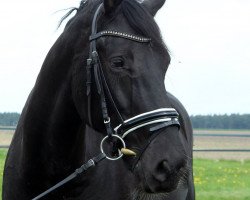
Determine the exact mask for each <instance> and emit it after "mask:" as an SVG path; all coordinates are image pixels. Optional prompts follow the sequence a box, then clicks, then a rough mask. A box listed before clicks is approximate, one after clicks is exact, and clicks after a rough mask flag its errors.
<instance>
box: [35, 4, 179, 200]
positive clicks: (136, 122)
mask: <svg viewBox="0 0 250 200" xmlns="http://www.w3.org/2000/svg"><path fill="white" fill-rule="evenodd" d="M102 11H103V4H100V5H99V6H98V8H97V10H96V12H95V14H94V18H93V21H92V28H91V35H90V37H89V41H90V50H89V58H88V59H87V67H86V71H87V81H86V87H87V97H88V121H89V124H90V126H92V119H91V93H92V89H91V88H92V87H91V86H92V84H93V81H92V80H94V82H95V85H96V89H97V93H98V94H99V96H100V102H101V110H102V118H103V123H104V125H105V129H106V133H107V135H106V136H105V137H104V138H103V139H102V141H101V144H100V151H101V153H100V154H99V155H97V156H96V157H93V158H92V159H90V160H89V161H88V162H86V163H85V164H83V165H82V166H81V167H80V168H78V169H76V170H75V172H74V173H72V174H71V175H69V176H68V177H66V178H65V179H64V180H62V181H60V182H59V183H57V184H56V185H55V186H53V187H51V188H49V189H48V190H46V191H45V192H43V193H41V194H40V195H38V196H37V197H35V198H33V199H32V200H38V199H41V198H42V197H44V196H46V195H47V194H49V193H51V192H52V191H54V190H55V189H57V188H58V187H61V186H62V185H64V184H66V183H67V182H69V181H70V180H72V179H74V178H75V177H77V176H78V175H79V174H81V173H83V172H84V171H86V170H87V169H89V168H90V167H93V166H95V165H97V164H98V163H99V162H101V161H102V160H104V159H108V160H112V161H115V160H119V159H120V158H122V156H123V154H122V153H121V151H119V154H118V155H117V156H115V157H111V156H107V154H106V153H105V152H104V148H103V145H104V143H105V141H106V140H108V139H111V138H116V139H118V140H119V141H120V143H121V144H122V146H123V148H126V143H125V141H124V139H125V137H127V135H129V134H130V133H133V132H134V131H136V130H138V129H140V128H142V127H146V126H149V125H150V131H152V132H153V131H156V130H158V129H161V128H164V127H168V126H177V127H178V128H180V124H179V120H178V116H179V114H178V113H177V111H176V110H175V109H174V108H160V109H156V110H153V111H150V112H146V113H142V114H139V115H137V116H134V117H132V118H130V119H126V120H124V119H123V117H122V115H121V113H120V112H119V109H118V107H117V105H116V103H115V101H114V99H113V97H112V94H111V91H110V89H109V86H108V84H107V81H106V79H105V75H104V73H103V67H102V64H101V61H100V59H99V55H98V52H97V45H96V43H97V39H99V38H101V37H107V36H108V37H119V38H123V39H126V40H131V41H134V42H139V43H149V42H150V41H151V39H150V38H146V37H141V36H137V35H132V34H128V33H122V32H118V31H114V30H104V31H101V32H97V21H98V17H99V16H100V14H101V13H102ZM93 75H94V78H93V77H92V76H93ZM107 99H108V100H109V101H110V103H111V105H112V107H113V108H114V110H115V112H116V114H117V117H118V118H119V121H120V125H118V126H116V127H115V128H113V127H112V125H111V119H110V116H109V112H108V107H107V101H106V100H107ZM148 144H149V143H148ZM148 144H147V145H146V146H145V148H146V147H147V146H148ZM145 148H144V150H145ZM144 150H143V151H144ZM143 151H142V152H140V156H141V155H142V153H143ZM140 156H138V157H137V159H136V162H137V161H138V160H139V158H140Z"/></svg>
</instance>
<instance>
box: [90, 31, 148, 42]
mask: <svg viewBox="0 0 250 200" xmlns="http://www.w3.org/2000/svg"><path fill="white" fill-rule="evenodd" d="M102 36H113V37H121V38H124V39H128V40H133V41H135V42H142V43H148V42H150V41H151V39H150V38H145V37H140V36H136V35H131V34H127V33H121V32H118V31H101V32H99V33H96V34H95V35H91V36H90V37H89V40H90V41H92V40H96V39H97V38H99V37H102Z"/></svg>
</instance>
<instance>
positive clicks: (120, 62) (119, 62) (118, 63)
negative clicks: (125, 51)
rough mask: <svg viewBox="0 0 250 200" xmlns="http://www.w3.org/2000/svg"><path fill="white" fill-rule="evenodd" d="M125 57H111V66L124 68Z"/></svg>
mask: <svg viewBox="0 0 250 200" xmlns="http://www.w3.org/2000/svg"><path fill="white" fill-rule="evenodd" d="M123 66H124V59H123V58H122V57H115V58H112V59H111V67H113V68H123Z"/></svg>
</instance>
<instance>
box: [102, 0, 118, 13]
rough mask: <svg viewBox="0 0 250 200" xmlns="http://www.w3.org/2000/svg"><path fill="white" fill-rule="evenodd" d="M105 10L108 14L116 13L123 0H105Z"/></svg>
mask: <svg viewBox="0 0 250 200" xmlns="http://www.w3.org/2000/svg"><path fill="white" fill-rule="evenodd" d="M103 1H104V9H105V13H106V14H110V13H112V12H114V11H115V9H116V7H117V6H118V5H120V3H121V2H122V0H103Z"/></svg>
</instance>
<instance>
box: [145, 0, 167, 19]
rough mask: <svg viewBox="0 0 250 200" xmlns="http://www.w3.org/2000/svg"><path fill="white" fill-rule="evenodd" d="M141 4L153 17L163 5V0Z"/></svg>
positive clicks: (147, 0) (146, 1)
mask: <svg viewBox="0 0 250 200" xmlns="http://www.w3.org/2000/svg"><path fill="white" fill-rule="evenodd" d="M141 3H142V4H143V5H144V6H145V7H146V8H147V9H148V11H149V12H150V13H151V14H152V15H153V16H155V15H156V13H157V12H158V10H160V8H161V7H162V6H163V5H164V3H165V0H144V1H142V2H141Z"/></svg>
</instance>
